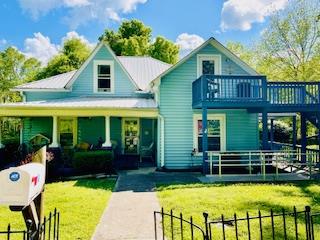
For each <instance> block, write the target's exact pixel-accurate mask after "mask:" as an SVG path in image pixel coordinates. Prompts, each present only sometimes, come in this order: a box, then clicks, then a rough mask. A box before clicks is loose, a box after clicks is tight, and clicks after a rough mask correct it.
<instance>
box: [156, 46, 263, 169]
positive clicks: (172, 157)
mask: <svg viewBox="0 0 320 240" xmlns="http://www.w3.org/2000/svg"><path fill="white" fill-rule="evenodd" d="M198 54H221V69H222V74H230V73H232V74H240V75H241V74H242V75H244V74H248V73H246V72H245V71H244V70H243V69H242V68H240V67H239V66H238V65H237V64H235V63H234V62H232V61H231V60H230V59H229V60H228V61H226V60H227V57H226V56H225V55H223V54H222V53H220V52H219V51H218V50H217V49H215V48H214V47H213V46H212V45H210V44H209V45H207V46H206V47H204V48H203V49H201V50H200V51H199V52H198ZM196 78H197V54H195V55H194V56H192V57H191V58H190V59H189V60H187V61H186V62H185V63H183V64H182V65H180V66H179V67H177V68H176V69H174V70H173V71H172V72H170V73H169V74H167V75H166V76H164V77H163V78H162V79H161V85H160V114H161V115H162V116H163V117H164V124H165V127H164V159H165V166H166V167H168V168H187V167H190V165H191V162H192V159H191V151H192V149H193V113H194V111H193V109H192V82H193V81H194V80H195V79H196ZM214 112H216V113H225V114H226V122H227V123H226V127H227V130H226V131H227V146H226V147H227V150H235V149H237V150H240V149H248V148H252V149H257V148H258V147H259V141H258V123H257V122H258V117H257V114H249V113H247V112H246V111H245V110H242V111H238V110H221V111H214Z"/></svg>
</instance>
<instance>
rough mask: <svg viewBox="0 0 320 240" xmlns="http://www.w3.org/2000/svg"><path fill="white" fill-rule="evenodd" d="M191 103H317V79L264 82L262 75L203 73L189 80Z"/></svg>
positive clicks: (319, 100) (319, 99) (319, 92)
mask: <svg viewBox="0 0 320 240" xmlns="http://www.w3.org/2000/svg"><path fill="white" fill-rule="evenodd" d="M192 89H193V106H194V107H199V106H201V104H203V103H206V104H208V105H209V106H210V105H211V106H223V104H225V106H228V104H229V105H230V106H231V105H232V106H236V105H238V106H246V104H247V105H248V106H249V105H251V106H263V104H265V105H266V106H267V105H269V106H308V105H319V106H320V83H318V82H317V83H311V82H308V83H305V82H303V83H302V82H267V80H266V77H265V76H242V75H240V76H239V75H238V76H235V75H203V76H201V77H200V78H198V79H197V80H196V81H194V82H193V83H192Z"/></svg>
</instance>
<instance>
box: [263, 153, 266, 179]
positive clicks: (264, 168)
mask: <svg viewBox="0 0 320 240" xmlns="http://www.w3.org/2000/svg"><path fill="white" fill-rule="evenodd" d="M262 174H263V180H266V155H265V153H263V154H262Z"/></svg>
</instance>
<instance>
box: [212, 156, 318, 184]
mask: <svg viewBox="0 0 320 240" xmlns="http://www.w3.org/2000/svg"><path fill="white" fill-rule="evenodd" d="M313 158H314V156H313V155H312V154H311V153H305V154H303V153H301V152H300V151H295V150H285V151H259V150H257V151H227V152H211V151H208V160H207V161H208V164H209V175H214V176H219V177H222V176H223V175H228V174H229V175H230V174H233V175H235V174H249V175H261V176H262V178H263V180H265V179H266V176H268V175H274V176H275V178H277V177H278V176H279V175H281V174H282V175H283V174H304V175H307V176H309V177H310V176H311V175H312V174H313V173H315V172H316V171H319V166H318V164H317V163H315V162H314V161H313Z"/></svg>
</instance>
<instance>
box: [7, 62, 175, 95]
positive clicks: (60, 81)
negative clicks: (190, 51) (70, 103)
mask: <svg viewBox="0 0 320 240" xmlns="http://www.w3.org/2000/svg"><path fill="white" fill-rule="evenodd" d="M117 59H118V60H119V62H120V64H121V65H122V66H123V67H124V68H125V70H126V71H127V72H128V74H129V75H130V76H131V78H132V79H133V81H134V82H135V83H136V84H137V85H138V87H139V89H140V90H143V91H148V90H149V83H150V82H151V81H152V80H153V79H154V78H155V77H156V76H159V75H160V74H161V73H162V72H164V71H166V70H167V69H168V68H170V67H171V65H170V64H167V63H164V62H162V61H160V60H157V59H154V58H152V57H136V56H126V57H124V56H118V57H117ZM76 72H77V71H76V70H75V71H71V72H67V73H63V74H59V75H56V76H52V77H49V78H45V79H42V80H39V81H34V82H30V83H26V84H22V85H19V86H16V87H15V88H14V89H13V90H16V91H28V90H29V91H31V90H39V91H40V90H43V91H45V90H54V91H68V90H70V89H69V88H68V87H67V85H68V83H69V82H70V81H71V79H72V77H73V76H74V75H75V73H76Z"/></svg>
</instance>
